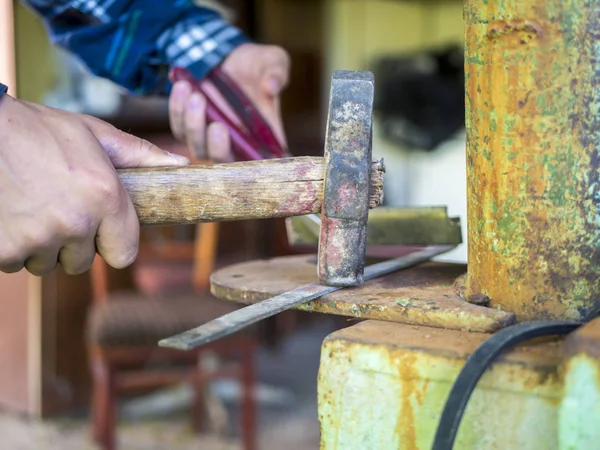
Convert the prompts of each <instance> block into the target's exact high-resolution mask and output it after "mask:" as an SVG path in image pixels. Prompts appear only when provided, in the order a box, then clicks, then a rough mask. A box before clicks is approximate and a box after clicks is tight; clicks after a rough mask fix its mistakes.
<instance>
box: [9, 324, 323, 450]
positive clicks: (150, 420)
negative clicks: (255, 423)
mask: <svg viewBox="0 0 600 450" xmlns="http://www.w3.org/2000/svg"><path fill="white" fill-rule="evenodd" d="M323 317H324V318H325V319H324V320H318V321H316V322H315V323H314V324H311V325H310V326H309V327H307V328H306V329H303V330H301V331H300V332H298V333H296V334H295V335H293V336H292V337H291V338H289V339H288V340H287V341H286V342H284V343H283V344H282V346H281V347H280V348H279V349H277V350H276V351H271V352H269V351H261V353H260V354H259V357H258V369H259V382H260V384H261V386H262V389H261V392H262V393H263V394H261V395H260V398H262V399H263V400H262V401H261V402H260V406H259V424H260V425H259V428H260V430H259V442H260V445H259V449H260V450H281V449H284V448H285V450H317V449H318V448H319V423H318V420H317V390H316V380H317V372H318V366H319V353H320V345H321V342H322V340H323V338H324V337H325V336H326V335H327V334H329V333H330V332H331V331H333V330H334V329H335V324H334V323H333V322H332V321H329V320H327V319H326V316H323ZM230 387H231V386H230ZM229 390H230V389H229ZM171 391H173V390H171ZM171 391H167V392H166V393H163V394H162V395H161V396H160V397H161V398H162V399H161V400H157V399H156V398H154V399H152V398H147V399H136V400H133V401H132V402H129V403H126V404H124V405H123V406H122V407H121V414H120V424H119V428H118V433H117V434H118V440H119V450H187V449H194V450H197V449H202V450H238V449H241V446H240V445H239V442H238V439H237V436H238V429H237V424H238V423H239V419H238V411H237V404H236V401H235V399H231V395H229V396H227V395H224V394H223V393H224V392H225V391H227V389H225V390H224V389H221V390H220V391H219V390H217V391H215V392H216V394H217V396H218V397H219V398H220V399H221V402H220V403H221V404H222V405H223V406H224V411H226V413H227V415H226V423H225V427H226V428H227V430H226V431H224V432H223V433H220V434H221V436H216V435H214V434H213V435H202V436H196V435H194V434H193V433H192V432H191V429H190V427H189V414H188V410H187V405H186V404H185V395H183V396H182V394H181V392H182V390H181V388H180V389H179V391H178V392H179V400H177V395H176V393H174V392H171ZM230 391H231V390H230ZM219 392H220V394H219ZM282 392H283V394H284V395H281V394H282ZM230 393H231V392H230ZM269 393H270V395H269ZM155 397H156V396H155ZM228 397H229V399H228ZM234 397H235V395H234ZM144 401H146V402H147V403H143V402H144ZM165 401H167V403H169V402H170V406H169V407H168V408H166V409H165V408H163V410H162V411H160V409H161V408H160V407H159V408H156V405H157V404H159V403H160V402H163V406H164V405H166V403H165ZM135 402H137V404H136V403H135ZM148 402H150V403H148ZM178 402H179V405H178ZM150 404H153V405H155V406H154V407H153V408H151V407H150V406H149V405H150ZM159 406H160V405H159ZM152 409H156V411H157V412H156V414H153V413H152V412H149V411H150V410H152ZM136 411H138V412H139V411H144V415H143V416H139V415H137V412H136ZM165 411H166V412H165ZM136 415H137V417H136ZM88 427H89V425H88V421H87V418H86V417H85V416H83V417H81V418H61V419H55V420H50V421H44V422H38V421H29V420H27V419H23V418H21V417H17V416H14V415H11V414H9V413H1V412H0V436H1V439H0V450H58V449H60V450H96V449H97V447H96V446H95V445H93V444H92V443H91V442H90V439H89V428H88Z"/></svg>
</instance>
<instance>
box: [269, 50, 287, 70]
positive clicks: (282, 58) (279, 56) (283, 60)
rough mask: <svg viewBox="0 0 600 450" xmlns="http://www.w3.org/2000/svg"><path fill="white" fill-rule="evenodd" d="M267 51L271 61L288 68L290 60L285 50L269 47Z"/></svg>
mask: <svg viewBox="0 0 600 450" xmlns="http://www.w3.org/2000/svg"><path fill="white" fill-rule="evenodd" d="M268 51H269V53H270V57H271V58H272V60H273V61H277V62H278V63H279V64H282V65H284V66H290V65H291V62H292V58H291V57H290V54H289V52H288V51H287V50H285V49H284V48H283V47H280V46H279V45H269V47H268Z"/></svg>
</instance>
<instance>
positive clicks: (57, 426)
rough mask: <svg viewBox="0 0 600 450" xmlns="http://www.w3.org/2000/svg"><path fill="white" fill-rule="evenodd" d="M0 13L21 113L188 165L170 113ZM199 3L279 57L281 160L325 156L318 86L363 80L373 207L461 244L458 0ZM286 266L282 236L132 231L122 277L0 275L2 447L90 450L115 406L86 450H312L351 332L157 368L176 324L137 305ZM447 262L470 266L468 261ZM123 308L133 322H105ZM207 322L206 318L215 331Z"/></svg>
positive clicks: (297, 321)
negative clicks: (396, 212)
mask: <svg viewBox="0 0 600 450" xmlns="http://www.w3.org/2000/svg"><path fill="white" fill-rule="evenodd" d="M1 1H2V7H3V9H2V10H0V24H2V26H4V27H6V26H7V25H6V24H8V23H12V24H13V25H14V36H15V39H14V59H15V61H16V67H15V69H16V86H17V92H18V97H20V98H21V99H24V100H29V101H34V102H38V103H43V104H47V105H51V106H54V107H58V108H63V109H68V110H71V111H77V112H82V113H88V114H92V115H95V116H97V117H100V118H102V119H104V120H106V121H108V122H110V123H112V124H114V125H115V126H117V127H118V128H120V129H123V130H125V131H128V132H130V133H133V134H135V135H138V136H142V137H144V138H146V139H148V140H150V141H152V142H154V143H156V144H157V145H159V146H161V147H163V148H165V149H169V150H171V151H174V152H178V153H184V154H186V153H187V150H186V149H185V148H184V147H183V146H182V145H181V144H180V143H178V142H176V141H175V140H174V139H173V137H172V135H171V133H170V130H169V122H168V114H167V101H166V99H156V98H133V97H129V96H127V95H125V94H124V93H123V92H122V91H121V90H120V89H119V88H118V87H116V86H114V85H113V84H111V83H110V82H108V81H105V80H100V79H97V78H95V77H94V76H92V75H90V74H88V73H86V71H85V70H84V69H83V68H82V67H81V66H80V65H79V63H78V61H77V60H75V59H74V58H73V57H71V56H70V55H68V54H65V53H64V52H62V51H61V50H59V49H57V48H55V47H53V46H52V45H51V44H50V43H49V41H48V38H47V36H46V33H45V30H44V28H43V26H42V25H41V23H40V21H39V19H38V18H37V17H36V16H35V15H34V14H32V13H31V12H30V11H29V10H28V9H26V8H25V7H23V6H22V5H21V4H20V3H19V2H18V1H14V2H13V1H11V0H1ZM198 3H203V4H212V5H215V6H216V7H218V8H220V9H221V10H222V11H223V13H224V15H225V16H226V17H227V18H228V19H229V20H230V21H231V22H232V23H234V24H235V25H237V26H238V27H240V28H241V29H243V30H244V31H245V32H246V33H247V34H248V35H249V36H250V37H252V38H253V39H255V40H256V41H257V42H262V43H270V44H277V45H281V46H283V47H284V48H285V49H286V50H287V51H288V52H289V53H290V55H291V59H292V72H291V83H290V85H289V88H288V89H287V90H286V91H285V93H284V94H283V99H282V100H283V119H284V122H285V128H286V133H287V137H288V142H289V144H290V148H291V151H292V153H293V154H294V155H295V156H301V155H315V156H318V155H321V154H322V152H323V140H324V131H325V121H326V114H327V106H328V95H329V83H330V77H331V73H332V71H333V70H336V69H345V70H371V71H373V72H374V74H375V86H376V89H375V91H376V121H375V127H374V141H373V154H374V157H376V158H384V159H385V161H386V166H387V174H386V179H385V204H387V205H393V206H447V207H448V213H449V215H450V216H457V217H460V218H461V221H462V224H463V225H462V229H463V230H465V231H466V229H467V226H466V220H467V218H466V179H465V139H464V87H463V82H464V75H463V47H462V45H463V22H462V12H463V3H462V2H461V1H459V0H397V1H393V0H253V1H250V0H247V1H243V0H223V1H219V2H216V1H210V2H208V1H202V2H198ZM9 16H10V17H9ZM5 30H6V28H5ZM4 45H5V47H6V42H5V44H4ZM3 51H7V50H6V48H4V49H3ZM463 240H464V241H466V236H463ZM298 252H302V249H296V248H291V247H290V246H289V245H288V244H287V240H286V235H285V228H284V226H283V223H281V222H280V221H258V222H239V223H222V224H219V225H218V226H217V225H216V224H205V225H201V226H198V227H194V226H192V227H169V228H157V229H147V230H144V233H143V235H142V250H141V252H140V257H139V258H138V260H137V262H136V263H135V264H134V265H133V266H132V267H131V268H129V269H127V270H123V271H112V270H108V269H107V268H106V267H104V266H101V265H100V264H96V266H95V267H94V270H93V271H91V272H90V273H86V274H84V275H81V276H77V277H68V276H66V275H64V274H63V273H62V272H60V270H58V271H56V272H55V273H53V274H51V275H49V276H47V277H43V278H36V277H32V276H29V275H28V274H26V273H19V274H15V275H10V276H8V275H4V274H2V276H0V292H2V296H1V298H0V302H1V311H2V313H1V314H0V408H1V411H2V413H1V414H2V415H1V416H0V431H1V432H2V435H3V436H4V437H3V439H2V441H1V442H0V448H2V449H3V448H7V449H8V448H10V449H11V450H13V449H21V448H22V449H30V448H31V449H34V448H35V449H50V448H51V449H55V448H56V449H59V448H60V449H69V448H73V449H75V448H76V449H83V448H104V447H102V446H101V445H97V444H95V443H93V439H92V433H91V431H90V430H91V429H92V428H93V427H92V423H93V422H94V420H96V421H97V422H98V421H100V422H101V423H109V422H110V421H109V422H106V421H104V422H102V421H101V420H100V419H99V417H100V418H101V417H103V415H106V414H109V413H110V410H111V408H112V406H114V407H115V410H116V411H117V414H116V417H117V418H116V419H115V424H114V426H113V428H114V429H113V430H112V431H111V430H107V429H106V425H105V426H104V428H102V426H100V428H98V425H97V426H96V438H99V435H102V433H104V434H106V433H110V432H115V433H116V434H117V440H118V442H119V448H122V449H129V448H131V449H133V448H136V449H137V448H139V449H142V448H143V449H150V448H160V449H165V448H169V449H179V448H181V449H184V448H202V449H213V448H214V449H225V448H227V449H229V448H232V449H233V448H244V447H242V443H243V442H245V440H246V439H249V436H250V437H251V436H252V435H253V433H255V434H256V436H257V441H258V442H259V444H260V445H259V447H258V448H261V449H280V448H283V446H284V445H285V446H286V449H287V450H292V449H299V450H300V449H317V448H318V446H319V424H318V419H317V409H316V398H317V397H316V378H317V375H318V365H319V351H320V344H321V341H322V339H323V338H324V337H325V336H326V335H327V334H329V333H330V332H332V331H334V330H336V329H339V328H341V327H344V326H347V325H348V324H350V323H351V322H349V321H348V320H347V319H344V318H335V317H331V316H320V315H316V314H309V313H305V312H298V311H290V312H287V313H284V314H281V315H279V316H277V317H275V318H272V319H270V320H266V321H263V322H261V323H260V324H259V326H257V327H256V329H253V330H252V333H251V335H249V336H245V337H243V338H240V339H241V341H240V340H239V339H238V340H236V339H231V340H226V341H225V342H224V343H223V346H222V348H217V349H214V351H211V352H207V354H204V355H194V358H193V359H192V360H190V361H188V360H174V359H173V358H171V357H163V355H158V354H156V353H153V351H152V349H153V348H154V347H153V345H152V342H154V343H155V342H156V333H158V332H159V331H160V330H165V327H167V328H168V327H176V326H177V325H179V326H181V322H178V320H179V321H181V320H183V319H178V317H177V315H176V314H175V313H173V317H172V318H171V319H169V320H171V322H169V323H165V321H166V319H165V317H164V316H165V315H164V313H161V312H160V311H162V310H161V309H160V308H163V307H164V305H163V306H161V307H155V306H152V307H150V306H148V305H153V304H154V303H153V302H149V301H144V299H147V298H152V299H154V298H156V297H165V298H171V297H177V298H184V297H185V298H189V297H190V296H191V297H194V296H196V297H198V298H200V297H202V298H205V297H210V293H209V290H208V289H209V276H210V273H211V272H212V271H213V270H216V269H218V268H219V267H224V266H227V265H230V264H233V263H237V262H243V261H248V260H252V259H258V258H269V257H274V256H281V255H288V254H294V253H298ZM443 260H446V261H453V262H464V263H466V245H461V246H460V247H459V248H457V249H456V250H454V251H453V252H451V253H448V254H446V255H444V258H443ZM123 292H125V293H126V295H127V296H128V297H129V299H131V298H137V299H138V300H139V302H137V303H135V304H136V305H138V306H135V307H129V309H127V308H124V309H115V308H113V307H112V305H113V304H116V302H118V301H119V300H118V297H119V296H120V295H122V294H121V293H123ZM123 295H124V294H123ZM186 296H187V297H186ZM131 304H132V303H128V305H131ZM107 305H110V306H107ZM219 307H220V305H219V306H215V309H210V308H207V314H213V315H214V316H215V317H216V316H217V315H218V312H219V309H218V308H219ZM153 308H154V309H153ZM157 308H158V309H157ZM131 324H134V325H131ZM124 328H126V332H123V329H124ZM240 342H243V345H242V347H244V350H243V352H242V357H241V359H239V358H238V359H239V361H238V360H236V366H235V370H232V371H228V370H217V369H218V368H226V367H228V366H227V364H226V363H227V361H228V358H229V354H230V353H235V351H233V352H232V351H231V350H232V349H233V350H236V349H238V350H239V348H240V347H239V346H240V345H241V344H240ZM248 343H250V344H251V345H247V346H246V344H248ZM238 356H239V355H238ZM249 359H252V360H253V361H254V364H253V365H252V364H250V363H248V360H249ZM198 364H199V365H198ZM206 366H210V368H211V369H210V370H209V369H206ZM215 367H216V368H217V369H215ZM175 369H176V370H175ZM117 372H118V373H117ZM209 372H211V373H212V372H214V373H215V376H214V377H211V378H210V380H208V381H206V382H202V383H200V382H196V381H197V379H196V378H194V376H195V375H194V374H197V373H209ZM115 374H116V375H115ZM122 374H124V375H123V376H122V377H121V375H122ZM127 374H130V375H131V376H129V375H127ZM113 375H114V376H113ZM107 377H108V378H107ZM107 379H109V380H112V381H110V382H106V380H107ZM115 380H116V381H115ZM119 380H120V381H119ZM190 380H192V382H190ZM245 389H252V390H253V392H254V393H255V395H254V397H255V399H256V402H255V404H254V405H248V403H247V402H246V403H244V401H243V400H244V398H245V397H244V392H246V391H245ZM246 400H247V398H246ZM242 405H245V407H246V408H249V409H246V410H245V409H244V407H242ZM244 411H245V412H246V414H245V413H244ZM248 411H255V417H254V419H249V418H248V415H249V413H248ZM191 419H193V420H191ZM100 422H98V423H100ZM194 431H197V432H198V433H199V434H198V433H196V432H194ZM99 439H100V440H101V436H100V438H99Z"/></svg>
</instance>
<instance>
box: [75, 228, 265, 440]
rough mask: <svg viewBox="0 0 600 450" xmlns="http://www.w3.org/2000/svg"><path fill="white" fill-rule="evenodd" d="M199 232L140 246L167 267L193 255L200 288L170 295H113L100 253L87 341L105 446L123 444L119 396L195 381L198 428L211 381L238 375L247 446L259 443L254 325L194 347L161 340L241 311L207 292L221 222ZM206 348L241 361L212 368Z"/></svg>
mask: <svg viewBox="0 0 600 450" xmlns="http://www.w3.org/2000/svg"><path fill="white" fill-rule="evenodd" d="M155 230H156V229H155ZM163 231H167V230H163ZM167 234H168V233H167ZM195 234H196V236H195V239H194V240H193V243H192V245H190V244H189V243H188V244H186V243H181V242H174V241H172V240H169V239H165V241H164V242H162V243H152V242H150V243H144V244H143V245H141V246H140V254H139V257H138V261H142V262H148V261H152V260H153V259H156V261H158V262H159V263H160V264H161V265H162V266H163V267H165V262H173V263H176V262H177V261H182V260H186V259H188V260H189V259H191V260H192V261H193V264H192V270H191V272H192V277H193V283H192V284H193V286H194V287H195V289H194V291H193V292H192V293H191V294H189V293H188V294H185V293H178V294H176V295H171V296H168V295H164V294H155V293H150V294H148V293H146V294H140V293H139V291H138V292H131V293H127V292H121V293H119V292H113V291H112V290H111V288H110V277H109V273H110V271H109V270H108V269H109V268H108V266H107V265H106V263H105V262H104V261H103V260H102V259H100V258H96V260H95V262H94V265H93V267H92V271H91V276H92V285H93V289H94V298H93V300H94V301H93V306H92V308H91V310H90V315H89V321H88V336H87V338H88V348H89V361H90V368H91V374H92V380H93V394H92V423H93V437H94V440H95V441H96V442H97V443H98V444H99V445H100V446H101V448H102V449H103V450H115V449H116V438H115V434H116V432H115V430H116V401H117V396H118V394H119V393H121V392H126V391H131V390H136V389H152V388H156V387H161V386H165V385H169V384H174V383H180V382H182V381H188V382H190V383H191V384H192V386H194V389H195V401H194V407H193V414H192V423H193V426H194V428H195V429H196V430H200V429H201V427H202V419H203V417H202V416H203V408H204V402H203V395H202V394H203V389H204V386H205V383H206V382H207V381H209V380H214V379H216V378H223V377H232V376H233V377H239V378H240V379H241V383H242V392H243V393H242V414H241V420H242V424H241V429H242V442H243V449H245V450H254V449H255V448H256V435H255V433H256V423H255V416H256V414H255V402H254V398H253V389H254V383H255V381H254V376H255V375H254V361H253V358H254V354H255V351H256V347H257V340H256V339H255V336H254V330H253V329H250V330H246V331H242V332H240V333H238V334H236V335H233V336H231V337H229V338H225V339H222V340H219V341H217V342H215V343H213V344H210V345H207V346H203V347H201V348H199V349H195V350H192V351H188V352H182V351H176V350H171V349H164V348H160V347H158V345H157V343H158V341H159V340H160V339H162V338H165V337H168V336H171V335H173V334H177V333H179V332H182V331H184V330H187V329H190V328H193V327H195V326H198V325H199V324H201V323H205V322H207V321H209V320H212V319H214V318H216V317H218V316H221V315H223V314H225V313H227V312H230V311H233V310H234V309H236V308H237V306H236V305H233V304H230V303H229V302H226V301H223V300H219V299H216V298H214V297H213V296H211V295H210V293H209V290H208V286H209V278H210V274H211V272H212V270H213V267H214V264H215V257H216V246H217V234H218V228H217V224H200V225H198V226H197V228H196V233H195ZM166 267H167V268H168V265H166ZM121 272H122V271H119V273H121ZM134 284H135V283H134ZM204 352H211V354H216V355H218V356H219V357H221V358H223V359H229V358H231V357H235V356H237V357H238V358H239V359H240V361H237V362H236V361H231V362H226V363H224V364H222V365H221V367H220V368H217V369H216V370H213V371H211V372H207V371H206V370H205V369H203V368H202V367H200V365H199V364H198V363H199V361H200V358H201V356H202V355H203V354H204Z"/></svg>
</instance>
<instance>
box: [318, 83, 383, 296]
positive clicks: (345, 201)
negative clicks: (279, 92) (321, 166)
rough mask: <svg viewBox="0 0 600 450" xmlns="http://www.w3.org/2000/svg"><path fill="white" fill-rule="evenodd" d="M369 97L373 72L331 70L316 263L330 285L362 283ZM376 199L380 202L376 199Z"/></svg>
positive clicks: (368, 199)
mask: <svg viewBox="0 0 600 450" xmlns="http://www.w3.org/2000/svg"><path fill="white" fill-rule="evenodd" d="M373 100H374V79H373V74H371V73H370V72H354V71H335V72H334V74H333V76H332V81H331V92H330V97H329V115H328V118H327V131H326V138H325V155H324V156H325V177H324V196H323V209H322V212H321V232H320V237H319V263H318V276H319V279H320V280H321V282H323V283H325V284H328V285H330V286H356V285H360V284H362V283H363V273H364V266H365V258H366V241H367V220H368V216H369V209H370V207H372V206H373V205H372V203H373V198H372V189H371V186H372V180H371V177H372V176H373V171H372V151H371V149H372V138H373V136H372V128H373ZM381 165H382V163H381ZM380 170H381V171H383V167H380ZM378 175H379V174H378ZM380 192H382V190H381V191H380ZM378 196H379V197H380V196H381V193H379V194H378ZM376 200H377V203H379V200H380V199H379V198H377V199H376Z"/></svg>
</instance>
